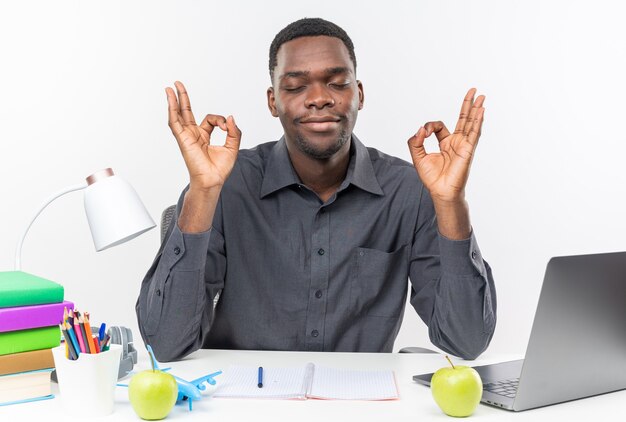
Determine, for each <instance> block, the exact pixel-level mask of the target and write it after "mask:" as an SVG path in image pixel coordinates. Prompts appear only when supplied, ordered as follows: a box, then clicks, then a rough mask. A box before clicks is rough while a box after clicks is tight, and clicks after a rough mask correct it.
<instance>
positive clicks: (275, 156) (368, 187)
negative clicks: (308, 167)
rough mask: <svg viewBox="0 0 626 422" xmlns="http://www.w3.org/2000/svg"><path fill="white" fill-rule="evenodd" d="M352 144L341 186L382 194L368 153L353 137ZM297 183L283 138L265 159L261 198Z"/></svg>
mask: <svg viewBox="0 0 626 422" xmlns="http://www.w3.org/2000/svg"><path fill="white" fill-rule="evenodd" d="M351 142H352V143H351V145H350V163H349V164H348V172H347V173H346V178H345V180H344V183H342V187H343V186H347V185H348V184H353V185H354V186H356V187H358V188H360V189H363V190H364V191H367V192H370V193H372V194H374V195H384V193H383V190H382V189H381V187H380V184H379V183H378V180H377V179H376V174H375V173H374V167H373V166H372V161H371V159H370V155H369V151H368V150H367V148H366V147H365V145H363V144H362V143H361V141H359V140H358V138H357V137H356V136H355V135H354V134H352V141H351ZM299 183H300V180H299V178H298V175H297V174H296V172H295V170H294V169H293V166H292V164H291V160H290V159H289V152H288V151H287V145H286V144H285V137H284V136H283V137H282V138H280V140H279V141H278V142H276V144H274V146H273V147H272V150H271V152H270V155H269V157H268V160H267V163H266V165H265V174H264V176H263V184H262V185H261V196H260V197H261V199H263V198H264V197H266V196H267V195H269V194H271V193H273V192H276V191H278V190H280V189H282V188H285V187H287V186H291V185H297V184H299Z"/></svg>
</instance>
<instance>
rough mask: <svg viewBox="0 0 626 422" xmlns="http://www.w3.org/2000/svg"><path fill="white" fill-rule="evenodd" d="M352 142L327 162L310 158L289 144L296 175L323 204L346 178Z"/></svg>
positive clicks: (347, 143)
mask: <svg viewBox="0 0 626 422" xmlns="http://www.w3.org/2000/svg"><path fill="white" fill-rule="evenodd" d="M350 142H352V141H350ZM350 142H346V143H345V145H343V146H342V147H341V149H340V150H339V151H337V152H336V153H335V154H334V155H333V156H332V157H330V158H328V159H325V160H319V159H315V158H312V157H309V156H308V155H306V154H304V153H303V152H302V151H300V150H299V149H298V148H297V147H295V146H290V143H289V142H287V151H288V152H289V159H290V160H291V164H292V165H293V168H294V170H295V171H296V174H297V175H298V177H299V178H300V180H301V181H302V183H303V184H304V185H305V186H307V187H308V188H309V189H311V190H313V191H314V192H315V193H317V195H318V196H319V198H320V199H321V200H322V201H323V202H326V201H328V199H329V198H330V197H331V196H333V195H334V194H335V193H336V192H337V189H339V186H341V183H342V182H343V181H344V179H345V178H346V173H347V171H348V164H349V163H350Z"/></svg>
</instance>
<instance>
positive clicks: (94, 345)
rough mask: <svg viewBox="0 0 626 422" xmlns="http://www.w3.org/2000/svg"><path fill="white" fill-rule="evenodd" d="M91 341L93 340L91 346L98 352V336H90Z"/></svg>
mask: <svg viewBox="0 0 626 422" xmlns="http://www.w3.org/2000/svg"><path fill="white" fill-rule="evenodd" d="M91 341H92V342H93V347H95V348H96V353H100V342H99V341H98V338H97V337H96V338H92V339H91Z"/></svg>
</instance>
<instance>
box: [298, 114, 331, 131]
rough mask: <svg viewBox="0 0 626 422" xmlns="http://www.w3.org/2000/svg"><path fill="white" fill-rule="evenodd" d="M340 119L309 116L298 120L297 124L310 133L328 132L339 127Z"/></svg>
mask: <svg viewBox="0 0 626 422" xmlns="http://www.w3.org/2000/svg"><path fill="white" fill-rule="evenodd" d="M340 121H341V118H339V117H336V116H311V117H303V118H301V119H298V123H299V124H300V125H302V126H303V127H305V128H306V129H308V130H310V131H312V132H328V131H331V130H334V129H336V128H337V126H338V125H339V122H340Z"/></svg>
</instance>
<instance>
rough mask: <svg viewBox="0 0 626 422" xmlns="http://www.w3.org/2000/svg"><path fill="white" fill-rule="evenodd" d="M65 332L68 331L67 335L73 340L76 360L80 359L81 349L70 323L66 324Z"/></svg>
mask: <svg viewBox="0 0 626 422" xmlns="http://www.w3.org/2000/svg"><path fill="white" fill-rule="evenodd" d="M65 330H66V331H67V334H68V335H69V336H70V339H71V340H72V345H73V346H74V352H76V359H78V356H79V355H80V347H78V340H77V339H76V334H74V330H73V329H72V326H71V325H70V323H69V322H66V323H65Z"/></svg>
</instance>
